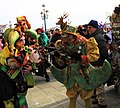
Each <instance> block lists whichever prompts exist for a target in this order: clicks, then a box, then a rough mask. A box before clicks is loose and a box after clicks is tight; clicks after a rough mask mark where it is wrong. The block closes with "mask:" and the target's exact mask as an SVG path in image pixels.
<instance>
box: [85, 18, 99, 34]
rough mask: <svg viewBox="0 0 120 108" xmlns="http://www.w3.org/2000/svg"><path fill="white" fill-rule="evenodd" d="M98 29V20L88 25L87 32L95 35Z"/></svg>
mask: <svg viewBox="0 0 120 108" xmlns="http://www.w3.org/2000/svg"><path fill="white" fill-rule="evenodd" d="M97 28H98V21H96V20H91V21H90V22H89V23H88V27H87V30H88V33H89V34H93V33H94V32H95V31H96V30H97Z"/></svg>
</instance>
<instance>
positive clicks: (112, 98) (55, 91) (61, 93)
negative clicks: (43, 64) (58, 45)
mask: <svg viewBox="0 0 120 108" xmlns="http://www.w3.org/2000/svg"><path fill="white" fill-rule="evenodd" d="M49 74H50V78H51V81H50V82H45V78H44V77H40V76H34V79H35V87H34V88H31V89H29V90H28V94H27V101H28V105H29V108H68V104H69V99H68V98H67V96H66V88H65V87H64V85H63V84H61V83H59V82H58V81H56V79H55V78H54V77H53V76H52V74H51V73H50V72H49ZM106 100H107V103H108V108H120V98H118V97H117V96H116V93H115V89H114V87H113V86H111V87H106ZM76 108H84V103H83V101H82V100H81V99H80V98H78V100H77V107H76Z"/></svg>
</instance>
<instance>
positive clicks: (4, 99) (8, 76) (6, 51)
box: [0, 16, 112, 108]
mask: <svg viewBox="0 0 120 108" xmlns="http://www.w3.org/2000/svg"><path fill="white" fill-rule="evenodd" d="M111 43H112V35H111V33H110V28H107V31H106V30H105V29H103V28H100V26H99V24H98V21H96V20H91V21H90V22H89V23H88V24H85V25H79V26H78V27H77V28H76V27H73V26H71V25H67V26H66V29H65V30H62V29H60V28H56V29H55V30H51V31H48V32H46V31H44V30H43V28H37V29H35V30H32V29H31V25H30V23H29V21H28V20H27V18H26V17H25V16H21V17H17V23H16V24H15V27H14V28H8V29H7V30H5V32H4V33H3V35H2V36H1V37H0V86H2V87H1V88H2V90H0V108H28V105H27V100H26V94H27V90H28V89H29V88H32V87H34V78H33V74H32V73H35V75H38V76H42V77H45V79H46V82H49V81H50V76H49V74H48V72H47V68H50V70H51V73H52V74H53V76H54V77H55V78H56V79H57V80H58V81H59V82H61V83H63V84H64V86H65V87H66V89H67V91H66V95H67V96H68V98H69V99H70V103H69V108H76V100H77V97H78V96H80V97H81V99H83V100H84V102H85V108H95V106H94V104H97V107H98V108H107V103H106V100H105V90H104V86H105V84H106V81H107V80H108V79H109V78H110V76H111V71H112V69H111V66H110V58H109V55H110V52H111V47H110V46H111ZM49 55H50V56H49ZM49 57H50V60H49V59H48V58H49ZM104 65H106V66H107V67H106V66H104ZM104 68H105V69H104ZM104 70H105V71H104ZM102 71H104V72H102ZM61 72H62V73H61ZM95 72H96V73H97V74H96V76H94V75H92V74H94V73H95ZM99 72H101V73H102V74H101V75H100V74H99ZM91 73H92V74H91ZM106 74H107V75H108V77H106V76H105V75H106ZM97 75H98V76H97ZM99 75H100V76H99ZM92 76H93V77H96V79H97V77H98V80H96V81H92V80H93V79H94V78H92ZM99 77H103V78H101V80H99V79H100V78H99ZM8 82H9V83H8ZM93 82H94V84H92V83H93Z"/></svg>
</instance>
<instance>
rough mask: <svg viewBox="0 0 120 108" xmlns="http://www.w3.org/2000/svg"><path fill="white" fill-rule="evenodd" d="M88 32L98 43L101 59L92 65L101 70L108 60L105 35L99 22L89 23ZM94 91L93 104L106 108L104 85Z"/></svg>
mask: <svg viewBox="0 0 120 108" xmlns="http://www.w3.org/2000/svg"><path fill="white" fill-rule="evenodd" d="M87 30H88V33H89V35H90V37H94V38H95V39H96V41H97V43H98V48H99V52H100V57H99V59H98V61H95V62H91V64H92V65H93V66H94V67H96V68H97V67H98V68H99V67H101V66H103V62H104V60H105V59H108V49H107V45H106V40H105V38H104V37H103V34H102V32H101V30H100V28H98V22H97V21H96V20H91V21H90V22H89V23H88V27H87ZM94 91H95V96H93V103H97V104H98V106H99V107H100V108H106V107H107V103H106V100H105V90H104V84H102V85H101V86H99V87H98V88H96V89H95V90H94Z"/></svg>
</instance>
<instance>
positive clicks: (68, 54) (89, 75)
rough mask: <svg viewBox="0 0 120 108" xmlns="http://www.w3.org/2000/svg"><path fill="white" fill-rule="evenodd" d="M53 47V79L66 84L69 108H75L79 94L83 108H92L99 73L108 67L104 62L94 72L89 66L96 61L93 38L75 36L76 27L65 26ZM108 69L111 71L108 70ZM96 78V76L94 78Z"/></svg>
mask: <svg viewBox="0 0 120 108" xmlns="http://www.w3.org/2000/svg"><path fill="white" fill-rule="evenodd" d="M55 47H56V49H58V51H57V52H55V54H54V61H55V62H54V63H53V65H52V66H51V68H50V70H51V72H52V74H53V75H54V77H55V78H56V79H57V80H58V81H59V82H61V83H63V84H64V85H65V87H66V89H67V91H66V95H67V96H68V97H69V99H70V103H69V108H76V100H77V97H78V96H79V95H80V97H81V98H82V99H83V100H84V102H85V108H92V102H91V96H92V95H93V89H94V88H96V86H98V85H99V84H101V79H102V78H101V76H100V74H104V73H101V72H102V70H104V68H105V67H106V66H108V67H110V64H108V62H107V61H105V64H104V66H103V67H104V68H101V69H94V68H93V67H92V65H91V64H90V62H93V61H97V60H98V59H99V49H98V44H97V42H96V40H95V39H94V38H93V37H92V38H90V39H88V40H87V39H86V38H85V37H83V36H81V35H79V34H77V33H76V28H75V27H73V26H70V25H67V28H66V29H65V30H63V31H62V39H60V40H58V41H57V42H56V43H55ZM56 53H57V54H56ZM108 70H109V71H111V68H109V69H108ZM96 75H98V76H99V77H98V78H96ZM108 76H110V75H108ZM106 80H107V78H103V80H102V82H104V81H106ZM95 81H96V82H97V83H96V82H95Z"/></svg>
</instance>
